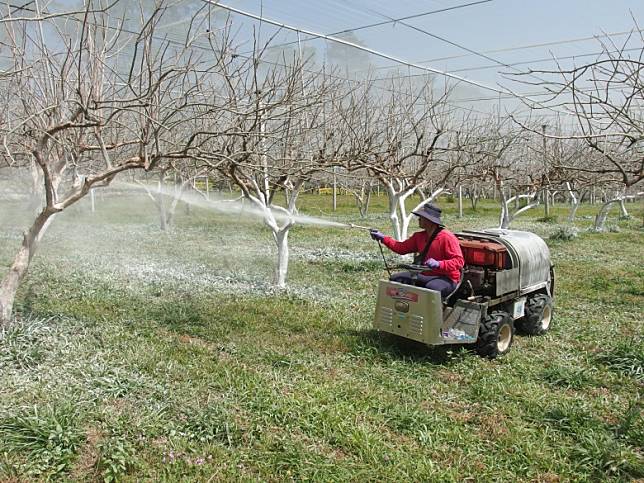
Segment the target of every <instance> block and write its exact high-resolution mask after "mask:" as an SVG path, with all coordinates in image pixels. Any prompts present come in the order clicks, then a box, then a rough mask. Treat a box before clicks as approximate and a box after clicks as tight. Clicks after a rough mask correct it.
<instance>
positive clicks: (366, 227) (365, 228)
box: [347, 223, 375, 232]
mask: <svg viewBox="0 0 644 483" xmlns="http://www.w3.org/2000/svg"><path fill="white" fill-rule="evenodd" d="M347 226H348V227H349V228H357V229H358V230H368V231H369V232H373V231H375V228H369V227H368V226H360V225H356V224H354V223H349V224H348V225H347Z"/></svg>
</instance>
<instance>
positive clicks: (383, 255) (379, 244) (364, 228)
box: [347, 223, 391, 277]
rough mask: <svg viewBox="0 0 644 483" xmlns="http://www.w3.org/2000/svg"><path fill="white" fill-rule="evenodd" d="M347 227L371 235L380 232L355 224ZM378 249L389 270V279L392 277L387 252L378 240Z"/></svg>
mask: <svg viewBox="0 0 644 483" xmlns="http://www.w3.org/2000/svg"><path fill="white" fill-rule="evenodd" d="M347 226H348V227H349V228H356V229H358V230H367V231H368V232H369V233H375V232H377V231H378V230H376V229H375V228H369V227H367V226H360V225H356V224H354V223H349V224H348V225H347ZM378 248H380V255H382V261H383V262H384V263H385V269H386V270H387V273H388V274H389V277H391V269H390V268H389V264H388V263H387V258H386V257H385V252H384V250H383V249H382V242H381V241H380V240H378Z"/></svg>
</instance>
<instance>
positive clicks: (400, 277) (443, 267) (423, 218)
mask: <svg viewBox="0 0 644 483" xmlns="http://www.w3.org/2000/svg"><path fill="white" fill-rule="evenodd" d="M412 213H413V214H414V215H416V216H418V225H419V226H420V227H421V228H422V229H423V230H422V231H417V232H416V233H414V234H413V235H412V236H411V237H409V238H408V239H407V240H405V241H401V242H400V241H398V240H396V239H394V238H391V237H389V236H385V235H384V233H381V232H380V231H378V230H372V231H371V238H373V239H374V240H376V241H378V242H382V243H383V244H384V245H385V246H386V247H387V248H389V249H390V250H392V251H394V252H396V253H398V254H399V255H406V254H407V253H416V254H417V255H416V256H415V257H414V264H416V265H425V266H427V267H429V268H430V270H428V271H426V272H422V273H419V274H418V275H417V276H416V282H415V283H416V285H419V286H421V287H425V288H429V289H431V290H436V291H437V292H440V293H441V295H442V296H443V297H446V296H448V295H449V294H450V293H452V292H453V291H454V289H455V288H456V286H457V284H458V282H459V281H460V277H461V269H462V268H463V265H464V264H465V260H464V259H463V252H462V251H461V246H460V244H459V243H458V238H456V235H454V233H452V232H451V231H449V230H447V229H446V228H445V227H444V225H443V224H442V223H441V209H440V208H439V207H438V206H436V205H435V204H433V203H425V204H424V205H423V206H421V207H420V209H418V210H417V211H413V212H412ZM391 280H392V281H393V282H400V283H406V284H414V280H413V279H412V274H411V273H410V272H400V273H394V274H393V275H392V276H391Z"/></svg>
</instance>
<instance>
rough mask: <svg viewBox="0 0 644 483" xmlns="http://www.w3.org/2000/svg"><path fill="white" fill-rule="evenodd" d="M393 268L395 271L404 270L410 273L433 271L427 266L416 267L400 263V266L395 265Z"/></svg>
mask: <svg viewBox="0 0 644 483" xmlns="http://www.w3.org/2000/svg"><path fill="white" fill-rule="evenodd" d="M392 268H394V269H402V270H407V271H409V272H418V273H420V272H427V271H429V270H431V268H429V267H428V266H425V265H414V264H411V263H400V264H398V265H394V266H393V267H392Z"/></svg>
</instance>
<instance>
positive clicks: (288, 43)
mask: <svg viewBox="0 0 644 483" xmlns="http://www.w3.org/2000/svg"><path fill="white" fill-rule="evenodd" d="M492 1H493V0H479V1H476V2H470V3H464V4H460V5H453V6H451V7H446V8H440V9H437V10H430V11H428V12H421V13H416V14H413V15H407V16H404V17H400V18H390V19H389V20H385V21H382V22H376V23H371V24H368V25H361V26H359V27H352V28H348V29H344V30H338V31H336V32H331V33H329V34H325V35H333V36H335V35H343V34H347V33H351V32H357V31H359V30H365V29H369V28H374V27H380V26H383V25H388V24H392V23H398V22H402V21H403V20H410V19H414V18H419V17H425V16H427V15H433V14H436V13H442V12H447V11H450V10H456V9H460V8H465V7H471V6H473V5H479V4H482V3H488V2H492ZM213 5H216V4H215V3H213ZM320 38H322V37H321V36H319V35H312V36H309V37H307V38H304V39H301V40H295V41H292V42H285V43H282V44H277V45H274V46H272V48H278V47H288V46H290V45H295V44H300V43H301V42H308V41H311V40H316V39H320Z"/></svg>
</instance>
